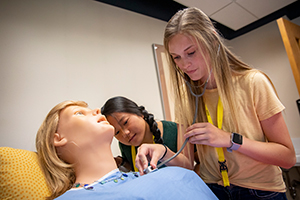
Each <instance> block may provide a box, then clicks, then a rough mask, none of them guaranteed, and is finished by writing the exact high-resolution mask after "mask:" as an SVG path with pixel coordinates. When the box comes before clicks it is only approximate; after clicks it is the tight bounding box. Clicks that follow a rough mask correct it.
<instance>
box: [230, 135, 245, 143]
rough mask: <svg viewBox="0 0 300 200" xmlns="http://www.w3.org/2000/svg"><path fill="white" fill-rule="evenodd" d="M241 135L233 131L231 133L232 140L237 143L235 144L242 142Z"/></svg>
mask: <svg viewBox="0 0 300 200" xmlns="http://www.w3.org/2000/svg"><path fill="white" fill-rule="evenodd" d="M242 137H243V136H241V135H240V134H237V133H234V134H233V137H232V141H233V142H234V143H237V144H240V145H241V144H242V143H243V139H242Z"/></svg>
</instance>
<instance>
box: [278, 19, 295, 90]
mask: <svg viewBox="0 0 300 200" xmlns="http://www.w3.org/2000/svg"><path fill="white" fill-rule="evenodd" d="M277 24H278V27H279V30H280V34H281V37H282V40H283V43H284V46H285V50H286V52H287V55H288V58H289V61H290V65H291V68H292V71H293V74H294V78H295V82H296V85H297V88H298V93H299V95H300V26H298V25H296V24H294V23H292V22H290V21H288V20H286V19H284V18H280V19H278V20H277Z"/></svg>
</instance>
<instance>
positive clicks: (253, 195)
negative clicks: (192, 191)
mask: <svg viewBox="0 0 300 200" xmlns="http://www.w3.org/2000/svg"><path fill="white" fill-rule="evenodd" d="M207 185H208V187H209V188H210V189H211V190H212V191H213V193H215V195H216V196H217V197H218V198H219V199H220V200H245V199H247V200H248V199H268V200H287V198H286V195H285V193H283V192H271V191H263V190H254V189H248V188H243V187H239V186H235V185H230V186H229V187H223V186H221V185H218V184H207Z"/></svg>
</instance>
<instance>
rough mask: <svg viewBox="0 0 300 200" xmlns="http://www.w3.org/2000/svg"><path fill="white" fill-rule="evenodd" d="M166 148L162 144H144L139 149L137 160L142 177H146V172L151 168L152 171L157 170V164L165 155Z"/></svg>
mask: <svg viewBox="0 0 300 200" xmlns="http://www.w3.org/2000/svg"><path fill="white" fill-rule="evenodd" d="M165 150H166V149H165V147H164V146H163V145H161V144H142V145H141V146H140V147H139V148H138V152H137V155H136V159H135V164H136V167H137V168H138V169H139V172H140V175H144V174H145V173H144V170H145V169H146V168H147V167H148V164H149V162H150V166H151V167H152V169H156V167H157V162H158V161H159V160H160V159H161V157H162V156H163V155H164V153H165Z"/></svg>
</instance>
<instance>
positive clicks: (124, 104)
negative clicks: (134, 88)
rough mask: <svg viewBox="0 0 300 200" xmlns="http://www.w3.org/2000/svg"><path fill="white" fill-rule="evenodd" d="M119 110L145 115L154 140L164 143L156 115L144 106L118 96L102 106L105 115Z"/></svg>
mask: <svg viewBox="0 0 300 200" xmlns="http://www.w3.org/2000/svg"><path fill="white" fill-rule="evenodd" d="M117 112H124V113H131V114H135V115H138V116H141V117H144V120H145V121H146V122H147V123H148V124H149V127H150V131H151V132H152V134H153V136H154V142H155V143H157V144H163V139H162V137H161V132H160V130H159V128H158V126H157V123H156V121H155V120H154V115H153V114H151V113H148V111H147V110H145V107H144V106H138V105H137V104H136V103H135V102H133V101H132V100H130V99H128V98H126V97H122V96H117V97H113V98H110V99H108V100H107V101H106V102H105V104H104V105H103V107H102V108H101V113H102V114H103V115H105V116H109V115H112V114H113V113H117Z"/></svg>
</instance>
